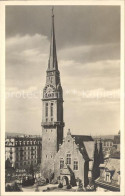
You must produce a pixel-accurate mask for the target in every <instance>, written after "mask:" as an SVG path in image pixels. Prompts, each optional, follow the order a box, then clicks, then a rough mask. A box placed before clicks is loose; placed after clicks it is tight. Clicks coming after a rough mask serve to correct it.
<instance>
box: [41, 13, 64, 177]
mask: <svg viewBox="0 0 125 196" xmlns="http://www.w3.org/2000/svg"><path fill="white" fill-rule="evenodd" d="M42 104H43V109H42V124H41V125H42V165H41V166H42V167H41V172H42V174H43V175H44V177H46V178H47V177H49V175H50V174H51V173H53V172H54V158H55V155H56V153H57V151H58V150H59V144H61V143H62V140H63V127H64V122H63V91H62V87H61V82H60V72H59V70H58V62H57V55H56V41H55V30H54V15H53V14H52V31H51V44H50V56H49V62H48V69H47V71H46V85H45V88H44V89H43V99H42Z"/></svg>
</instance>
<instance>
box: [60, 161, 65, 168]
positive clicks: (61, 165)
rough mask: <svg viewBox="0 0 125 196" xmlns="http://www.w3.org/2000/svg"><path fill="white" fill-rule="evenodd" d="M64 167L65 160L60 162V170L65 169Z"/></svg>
mask: <svg viewBox="0 0 125 196" xmlns="http://www.w3.org/2000/svg"><path fill="white" fill-rule="evenodd" d="M63 167H64V160H63V159H62V160H60V169H63Z"/></svg>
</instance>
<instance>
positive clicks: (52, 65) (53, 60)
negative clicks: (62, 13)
mask: <svg viewBox="0 0 125 196" xmlns="http://www.w3.org/2000/svg"><path fill="white" fill-rule="evenodd" d="M53 9H54V8H53V7H52V28H51V41H50V56H49V63H48V70H50V71H51V70H58V62H57V55H56V39H55V28H54V13H53Z"/></svg>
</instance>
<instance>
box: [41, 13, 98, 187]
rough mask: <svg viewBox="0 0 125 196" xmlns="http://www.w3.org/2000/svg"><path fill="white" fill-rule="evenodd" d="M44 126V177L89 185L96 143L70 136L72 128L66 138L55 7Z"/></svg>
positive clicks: (42, 168)
mask: <svg viewBox="0 0 125 196" xmlns="http://www.w3.org/2000/svg"><path fill="white" fill-rule="evenodd" d="M41 126H42V162H41V174H42V176H44V177H45V178H50V176H54V179H55V180H57V179H60V180H64V181H65V183H64V184H68V183H70V184H72V183H74V184H75V182H76V180H77V179H80V180H81V181H82V184H83V186H87V184H88V183H89V180H90V179H91V178H92V170H93V160H94V146H95V145H94V140H93V139H92V137H91V136H85V135H71V133H70V131H68V133H67V136H66V138H63V128H64V121H63V90H62V87H61V81H60V72H59V69H58V61H57V54H56V40H55V30H54V14H53V10H52V30H51V43H50V55H49V61H48V68H47V71H46V84H45V87H44V89H43V99H42V123H41ZM73 179H74V180H73ZM72 185H73V184H72Z"/></svg>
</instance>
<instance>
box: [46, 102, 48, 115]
mask: <svg viewBox="0 0 125 196" xmlns="http://www.w3.org/2000/svg"><path fill="white" fill-rule="evenodd" d="M46 116H48V103H46Z"/></svg>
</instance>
